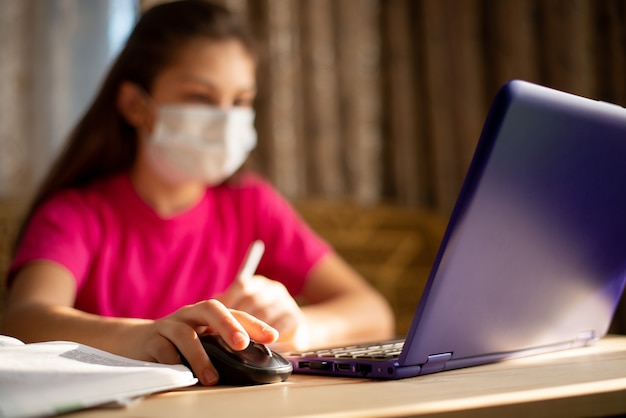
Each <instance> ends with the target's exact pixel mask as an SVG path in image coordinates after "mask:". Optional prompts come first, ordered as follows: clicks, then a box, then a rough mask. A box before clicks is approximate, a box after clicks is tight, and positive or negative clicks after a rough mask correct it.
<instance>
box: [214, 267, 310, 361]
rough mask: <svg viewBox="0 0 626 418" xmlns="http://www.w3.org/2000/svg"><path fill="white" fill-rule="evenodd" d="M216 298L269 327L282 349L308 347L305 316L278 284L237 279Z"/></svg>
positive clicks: (257, 279)
mask: <svg viewBox="0 0 626 418" xmlns="http://www.w3.org/2000/svg"><path fill="white" fill-rule="evenodd" d="M217 299H218V300H220V301H221V302H222V303H223V304H224V305H226V306H227V307H228V308H231V309H237V310H239V311H243V312H247V313H249V314H250V315H253V316H255V317H256V318H259V319H261V320H262V321H264V322H266V323H267V324H269V325H271V326H272V327H273V328H275V329H276V330H278V332H279V333H280V337H279V339H278V341H279V342H281V343H285V344H284V345H285V346H287V347H290V348H293V349H302V348H306V347H307V346H308V345H309V332H308V326H307V320H306V317H305V315H304V313H303V312H302V310H301V309H300V307H299V306H298V303H297V302H296V301H295V300H294V299H293V298H292V297H291V295H290V294H289V292H288V291H287V288H285V286H284V285H283V284H282V283H280V282H277V281H275V280H270V279H268V278H267V277H264V276H260V275H256V276H253V277H250V278H247V279H245V280H241V279H238V280H235V282H233V284H231V286H230V287H229V288H228V290H227V291H226V292H225V293H223V294H222V295H220V296H218V297H217Z"/></svg>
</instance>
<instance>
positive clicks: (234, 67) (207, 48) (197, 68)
mask: <svg viewBox="0 0 626 418" xmlns="http://www.w3.org/2000/svg"><path fill="white" fill-rule="evenodd" d="M150 95H151V96H152V98H153V99H154V100H155V101H156V102H157V103H159V104H165V103H186V104H207V105H212V106H217V107H220V108H225V109H227V108H230V107H233V106H241V107H251V106H252V103H253V101H254V98H255V95H256V82H255V62H254V60H253V58H252V57H251V56H250V54H249V53H248V51H247V50H246V49H245V48H244V46H243V45H242V44H241V42H239V41H237V40H227V41H210V40H205V39H198V40H195V41H191V42H190V43H189V44H188V45H187V46H186V47H184V48H182V49H181V51H180V52H179V53H178V55H177V57H176V59H175V60H174V62H173V64H172V65H170V66H169V67H167V68H165V70H163V71H162V72H161V73H160V74H159V75H158V76H157V77H156V78H155V80H154V82H153V85H152V91H151V92H150Z"/></svg>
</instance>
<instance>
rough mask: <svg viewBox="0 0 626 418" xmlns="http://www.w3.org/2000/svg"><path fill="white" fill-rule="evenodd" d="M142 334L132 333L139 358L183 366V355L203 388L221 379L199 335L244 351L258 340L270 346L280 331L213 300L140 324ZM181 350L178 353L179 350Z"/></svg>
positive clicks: (134, 331)
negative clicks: (214, 337)
mask: <svg viewBox="0 0 626 418" xmlns="http://www.w3.org/2000/svg"><path fill="white" fill-rule="evenodd" d="M139 327H140V329H141V331H140V332H137V330H136V329H135V330H131V334H133V335H134V338H135V339H136V340H135V342H134V344H133V345H134V346H135V347H136V348H137V349H138V350H140V351H143V352H137V353H136V355H135V357H136V358H146V359H147V360H150V361H156V362H159V363H165V364H178V363H180V356H179V353H178V351H180V354H182V355H183V356H184V357H185V358H186V359H187V361H188V362H189V364H190V365H191V367H192V369H193V371H194V373H195V375H196V376H197V377H198V379H200V382H201V383H202V384H203V385H214V384H216V383H217V381H218V380H219V376H218V374H217V371H216V370H215V368H214V367H213V365H212V364H211V361H210V360H209V357H208V356H207V354H206V352H205V351H204V348H203V347H202V344H201V343H200V341H199V339H198V335H202V334H206V333H217V334H220V335H221V336H222V338H224V340H225V341H226V342H227V343H228V344H229V345H230V346H231V347H232V348H233V349H234V350H243V349H245V348H246V347H247V346H248V344H249V343H250V338H252V339H254V340H255V341H258V342H261V343H264V344H270V343H272V342H274V341H276V339H277V337H278V332H277V331H276V330H275V329H273V328H271V327H269V326H268V325H267V324H265V323H263V322H262V321H260V320H259V319H257V318H254V317H253V316H252V315H250V314H248V313H245V312H241V311H237V310H232V309H227V308H226V307H225V306H224V305H223V304H222V303H220V302H219V301H217V300H215V299H212V300H207V301H203V302H200V303H197V304H195V305H190V306H185V307H182V308H180V309H179V310H177V311H176V312H174V313H173V314H171V315H168V316H166V317H164V318H162V319H159V320H156V321H147V322H145V323H143V324H142V325H139ZM177 349H178V351H177Z"/></svg>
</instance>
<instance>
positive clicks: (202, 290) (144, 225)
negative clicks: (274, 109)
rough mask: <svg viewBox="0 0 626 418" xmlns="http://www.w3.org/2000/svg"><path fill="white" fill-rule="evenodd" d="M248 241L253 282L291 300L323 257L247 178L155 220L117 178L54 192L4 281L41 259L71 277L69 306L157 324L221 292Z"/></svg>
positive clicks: (312, 239)
mask: <svg viewBox="0 0 626 418" xmlns="http://www.w3.org/2000/svg"><path fill="white" fill-rule="evenodd" d="M256 239H261V240H263V241H264V242H265V254H264V255H263V258H262V259H261V263H260V265H259V268H258V270H257V272H258V274H262V275H264V276H266V277H269V278H271V279H274V280H278V281H280V282H282V283H283V284H284V285H285V286H286V287H287V289H288V290H289V292H290V293H291V294H292V295H294V296H295V295H297V294H298V293H299V292H300V291H301V290H302V288H303V286H304V283H305V281H306V278H307V275H308V273H309V271H310V270H311V268H312V267H313V266H314V265H315V264H316V263H317V262H318V261H319V260H320V259H321V258H322V257H323V256H324V255H325V254H327V253H328V252H329V251H330V248H329V246H328V245H327V244H326V243H325V242H324V241H323V240H322V239H320V238H319V237H318V236H317V235H315V234H314V233H313V232H312V231H311V230H310V228H309V227H308V226H307V225H306V224H304V222H303V221H302V220H301V219H300V218H299V216H298V215H297V214H296V213H295V212H294V211H293V209H292V208H291V206H290V205H289V204H288V203H287V202H286V201H285V200H284V199H283V198H282V197H280V196H279V195H278V193H277V192H276V191H275V190H274V189H273V188H272V187H271V186H270V185H269V184H267V183H266V182H265V181H263V180H262V179H260V178H259V177H257V176H254V175H252V174H247V175H245V176H244V177H243V178H242V179H241V180H240V181H239V182H238V183H236V184H235V185H220V186H217V187H212V188H207V190H206V194H205V196H204V198H203V199H202V201H200V202H199V203H198V204H197V205H196V206H195V207H193V208H191V209H189V210H188V211H186V212H184V213H182V214H179V215H177V216H175V217H173V218H170V219H163V218H161V217H159V216H158V215H157V214H156V212H155V211H154V210H153V209H152V208H151V207H150V206H149V205H147V204H146V203H145V202H144V201H143V200H142V199H141V198H140V197H139V196H138V195H137V193H136V191H135V189H134V187H133V185H132V183H131V181H130V178H129V177H128V175H126V174H124V175H118V176H115V177H112V178H110V179H107V180H103V181H99V182H96V183H94V184H92V185H90V186H89V187H87V188H84V189H71V190H66V191H63V192H61V193H59V194H57V195H56V196H54V197H53V198H51V199H50V200H48V201H47V202H46V203H45V204H44V205H42V206H41V207H40V209H39V210H38V211H37V213H36V214H35V215H34V217H33V218H32V220H31V222H30V224H29V226H28V228H27V230H26V233H25V235H24V238H23V241H22V243H21V245H20V248H19V249H18V251H17V254H16V257H15V259H14V260H13V263H12V265H11V268H10V271H9V275H10V276H9V277H11V276H13V275H14V273H15V272H16V270H17V269H19V268H20V266H23V265H24V264H25V263H28V262H30V261H34V260H42V259H43V260H51V261H54V262H57V263H59V264H61V265H63V266H65V267H66V268H67V269H68V270H69V271H70V272H71V273H72V274H73V276H74V278H75V279H76V284H77V295H76V302H75V307H76V308H78V309H80V310H83V311H86V312H91V313H95V314H100V315H104V316H117V317H135V318H150V319H157V318H161V317H163V316H165V315H168V314H170V313H172V312H173V311H175V310H177V309H178V308H180V307H181V306H183V305H186V304H191V303H195V302H198V301H201V300H204V299H209V298H211V297H213V296H215V295H217V294H219V293H221V292H223V291H225V290H226V289H227V288H228V286H229V284H230V283H231V282H232V281H233V280H234V279H235V276H236V274H237V271H238V270H239V268H240V266H241V264H242V262H243V259H244V257H245V254H246V252H247V250H248V247H249V246H250V244H251V243H252V242H253V241H254V240H256Z"/></svg>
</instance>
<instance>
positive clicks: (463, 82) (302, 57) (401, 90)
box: [223, 0, 626, 214]
mask: <svg viewBox="0 0 626 418" xmlns="http://www.w3.org/2000/svg"><path fill="white" fill-rule="evenodd" d="M223 2H224V3H225V4H227V5H229V6H230V7H231V8H233V9H235V10H238V11H240V12H241V13H243V14H244V15H245V16H246V17H247V19H249V21H250V22H251V24H252V25H253V27H254V29H255V31H256V33H257V35H258V37H259V39H260V41H261V47H262V49H263V52H264V56H265V58H266V59H265V60H264V62H263V63H262V67H261V69H260V79H259V83H260V88H261V89H260V94H259V99H258V105H257V111H258V126H259V131H260V138H261V141H260V145H259V149H258V150H257V151H256V153H255V155H254V161H255V162H256V164H257V166H258V169H259V170H260V171H261V172H262V173H263V174H265V175H266V176H268V177H269V178H270V179H271V180H272V181H273V182H274V183H275V184H276V186H277V187H278V188H279V189H280V190H281V191H282V192H283V193H284V194H286V195H287V196H288V197H290V198H293V199H299V198H308V197H323V198H335V197H347V198H350V199H354V200H356V201H357V202H360V203H366V204H369V203H377V202H380V201H386V202H392V203H398V204H401V205H409V206H416V207H421V208H427V209H434V210H436V211H439V212H440V213H442V214H447V213H449V212H450V210H451V208H452V206H453V204H454V201H455V199H456V195H457V193H458V191H459V189H460V186H461V182H462V180H463V177H464V174H465V170H466V169H467V167H468V165H469V162H470V160H471V157H472V153H473V150H474V146H475V144H476V142H477V140H478V137H479V135H480V131H481V127H482V123H483V121H484V118H485V116H486V112H487V109H488V107H489V104H490V101H491V99H492V98H493V96H494V95H495V93H496V91H497V89H498V88H499V87H500V86H501V85H502V84H503V83H504V82H505V81H507V80H509V79H513V78H521V79H525V80H528V81H533V82H537V83H541V84H544V85H547V86H550V87H554V88H557V89H562V90H566V91H569V92H572V93H576V94H580V95H584V96H589V97H593V98H597V99H601V100H605V101H610V102H614V103H617V104H621V105H625V104H626V83H625V81H624V76H625V74H626V64H625V54H626V3H625V2H624V1H623V0H498V1H492V0H421V1H416V0H247V1H246V0H223Z"/></svg>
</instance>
